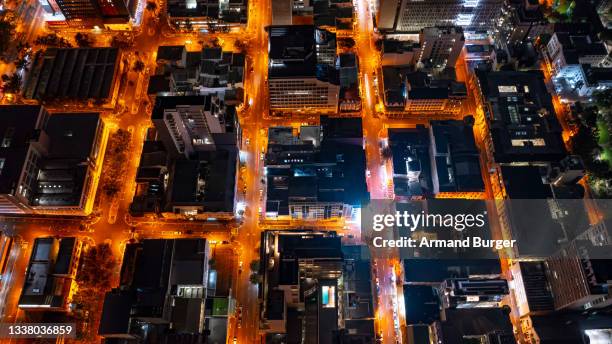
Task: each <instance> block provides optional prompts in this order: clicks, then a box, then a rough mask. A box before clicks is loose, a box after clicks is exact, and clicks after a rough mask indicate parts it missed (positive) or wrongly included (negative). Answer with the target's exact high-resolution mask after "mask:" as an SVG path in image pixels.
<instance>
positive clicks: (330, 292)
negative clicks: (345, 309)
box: [321, 285, 336, 308]
mask: <svg viewBox="0 0 612 344" xmlns="http://www.w3.org/2000/svg"><path fill="white" fill-rule="evenodd" d="M321 304H322V305H323V308H334V307H336V287H334V286H327V285H324V286H323V287H322V288H321Z"/></svg>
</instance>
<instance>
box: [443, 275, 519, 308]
mask: <svg viewBox="0 0 612 344" xmlns="http://www.w3.org/2000/svg"><path fill="white" fill-rule="evenodd" d="M509 293H510V289H509V288H508V282H507V281H506V280H505V279H501V278H496V279H470V278H451V279H446V280H444V282H442V284H441V286H440V295H442V307H444V308H485V307H488V308H497V307H500V306H501V301H502V300H503V298H504V297H506V296H507V295H508V294H509Z"/></svg>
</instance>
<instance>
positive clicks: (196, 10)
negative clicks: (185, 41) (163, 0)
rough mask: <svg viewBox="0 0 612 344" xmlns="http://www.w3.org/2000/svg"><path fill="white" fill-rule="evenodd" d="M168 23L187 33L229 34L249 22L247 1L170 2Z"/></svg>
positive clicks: (202, 0) (184, 0)
mask: <svg viewBox="0 0 612 344" xmlns="http://www.w3.org/2000/svg"><path fill="white" fill-rule="evenodd" d="M167 9H168V22H169V23H170V25H172V26H173V27H175V28H177V29H180V30H186V31H193V30H196V31H200V32H210V33H214V32H229V31H230V30H231V29H232V28H238V27H243V26H245V25H246V23H247V20H248V12H249V11H248V1H247V0H232V1H219V0H170V1H168V4H167Z"/></svg>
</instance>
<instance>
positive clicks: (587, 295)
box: [546, 240, 612, 311]
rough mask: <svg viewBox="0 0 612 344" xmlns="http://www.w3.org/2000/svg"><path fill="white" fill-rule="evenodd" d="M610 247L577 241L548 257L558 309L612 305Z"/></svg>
mask: <svg viewBox="0 0 612 344" xmlns="http://www.w3.org/2000/svg"><path fill="white" fill-rule="evenodd" d="M609 252H610V246H609V245H606V246H594V245H593V244H592V243H591V242H590V241H588V240H576V241H574V242H572V243H570V244H569V245H568V246H567V247H566V248H564V249H562V250H561V251H560V252H559V253H557V254H555V255H553V256H552V257H550V258H548V259H547V260H546V265H547V267H548V271H547V272H548V281H549V282H550V286H551V290H552V294H553V300H554V304H555V309H558V310H560V309H573V310H578V311H580V310H588V309H592V308H605V307H608V306H610V305H612V298H611V297H610V295H609V292H608V291H609V290H610V287H611V286H612V283H611V282H610V281H611V280H612V265H611V263H612V260H610V259H605V258H608V257H609V256H610V254H609Z"/></svg>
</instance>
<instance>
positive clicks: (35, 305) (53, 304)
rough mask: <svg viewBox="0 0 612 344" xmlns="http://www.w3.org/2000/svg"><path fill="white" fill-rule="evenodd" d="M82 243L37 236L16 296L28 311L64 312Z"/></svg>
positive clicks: (20, 306)
mask: <svg viewBox="0 0 612 344" xmlns="http://www.w3.org/2000/svg"><path fill="white" fill-rule="evenodd" d="M82 246H83V244H82V243H81V242H80V241H79V240H78V239H77V238H71V237H66V238H62V239H56V238H37V239H36V240H34V246H33V248H32V255H31V256H30V261H29V263H28V268H27V270H26V277H25V281H24V284H23V289H22V290H21V296H20V297H19V303H18V305H19V308H21V309H23V310H28V311H67V310H68V303H69V301H70V297H71V294H72V288H73V282H74V277H75V275H76V271H77V266H78V261H79V256H80V254H81V250H82Z"/></svg>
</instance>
